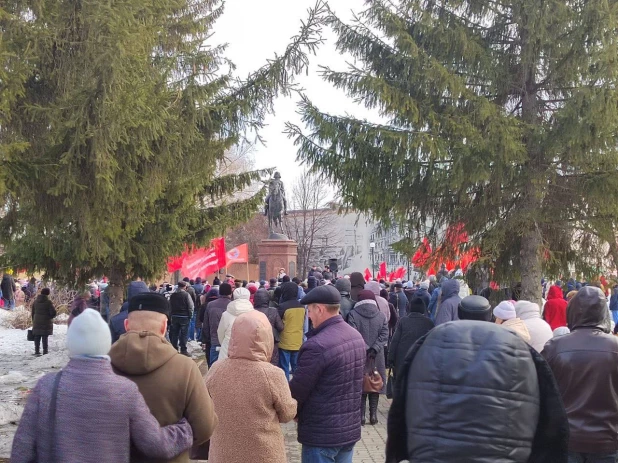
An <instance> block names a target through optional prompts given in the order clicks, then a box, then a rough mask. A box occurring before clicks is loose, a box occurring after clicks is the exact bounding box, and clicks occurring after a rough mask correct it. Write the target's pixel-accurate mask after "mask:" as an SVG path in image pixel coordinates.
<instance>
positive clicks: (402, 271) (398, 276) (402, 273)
mask: <svg viewBox="0 0 618 463" xmlns="http://www.w3.org/2000/svg"><path fill="white" fill-rule="evenodd" d="M406 272H407V270H406V268H405V267H399V268H398V269H397V270H396V271H395V280H397V279H401V278H403V277H404V276H406Z"/></svg>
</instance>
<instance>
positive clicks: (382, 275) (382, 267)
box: [377, 262, 387, 280]
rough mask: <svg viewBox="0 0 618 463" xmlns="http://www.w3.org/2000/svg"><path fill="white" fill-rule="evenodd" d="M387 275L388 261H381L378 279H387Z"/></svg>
mask: <svg viewBox="0 0 618 463" xmlns="http://www.w3.org/2000/svg"><path fill="white" fill-rule="evenodd" d="M386 276H387V275H386V262H381V263H380V271H379V272H378V278H377V280H385V279H386Z"/></svg>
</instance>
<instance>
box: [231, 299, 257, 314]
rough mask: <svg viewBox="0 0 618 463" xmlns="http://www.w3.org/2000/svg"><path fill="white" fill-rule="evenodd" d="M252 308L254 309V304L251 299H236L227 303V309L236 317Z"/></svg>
mask: <svg viewBox="0 0 618 463" xmlns="http://www.w3.org/2000/svg"><path fill="white" fill-rule="evenodd" d="M251 310H253V304H251V301H250V300H249V299H236V300H234V301H232V302H230V303H229V304H228V305H227V311H228V312H229V313H231V314H232V315H234V316H235V317H238V316H239V315H240V314H243V313H247V312H249V311H251Z"/></svg>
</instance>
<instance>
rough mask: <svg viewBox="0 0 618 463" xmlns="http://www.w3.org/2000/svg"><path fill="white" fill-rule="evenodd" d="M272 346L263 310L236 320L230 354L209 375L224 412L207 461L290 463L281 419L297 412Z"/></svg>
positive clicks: (218, 405) (208, 382) (210, 387)
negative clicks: (272, 358)
mask: <svg viewBox="0 0 618 463" xmlns="http://www.w3.org/2000/svg"><path fill="white" fill-rule="evenodd" d="M273 344H274V340H273V332H272V328H271V326H270V322H269V321H268V319H267V318H266V316H265V315H264V314H263V313H261V312H258V311H257V310H251V311H250V312H247V313H244V314H242V315H239V316H238V318H236V321H235V322H234V326H233V327H232V335H231V338H230V344H229V349H228V355H229V356H228V358H227V359H225V360H219V361H218V362H215V363H214V364H213V366H212V368H211V370H210V371H209V372H208V375H206V385H207V386H208V390H209V391H210V394H211V395H212V398H213V401H214V402H215V410H216V411H217V412H218V414H219V416H220V422H219V426H218V427H217V429H215V433H214V434H213V436H212V439H211V441H210V458H209V460H208V462H209V463H247V462H251V463H286V462H287V459H286V456H285V444H284V441H283V433H282V432H281V426H280V424H279V423H287V422H288V421H291V420H292V419H293V418H294V417H295V416H296V401H295V400H294V399H292V394H291V393H290V388H289V386H288V382H287V380H286V379H285V375H284V374H283V370H281V369H280V368H278V367H276V366H274V365H272V364H271V363H270V357H271V355H272V350H273Z"/></svg>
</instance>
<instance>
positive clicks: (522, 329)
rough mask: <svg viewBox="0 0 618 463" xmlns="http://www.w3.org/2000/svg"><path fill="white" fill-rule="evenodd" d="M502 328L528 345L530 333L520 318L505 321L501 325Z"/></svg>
mask: <svg viewBox="0 0 618 463" xmlns="http://www.w3.org/2000/svg"><path fill="white" fill-rule="evenodd" d="M502 326H504V327H505V328H508V329H509V330H512V331H514V332H515V334H516V335H517V336H519V337H520V338H522V339H523V340H524V341H526V342H528V343H529V342H530V339H531V338H530V331H528V327H527V326H526V324H525V323H524V321H523V320H522V319H521V318H511V319H510V320H505V321H504V323H502Z"/></svg>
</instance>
